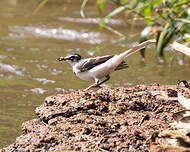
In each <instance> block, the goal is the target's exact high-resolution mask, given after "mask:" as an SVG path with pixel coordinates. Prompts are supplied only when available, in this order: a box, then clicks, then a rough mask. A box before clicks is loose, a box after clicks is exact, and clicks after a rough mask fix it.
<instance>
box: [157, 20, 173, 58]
mask: <svg viewBox="0 0 190 152" xmlns="http://www.w3.org/2000/svg"><path fill="white" fill-rule="evenodd" d="M174 34H175V27H173V26H172V27H171V26H170V24H169V23H168V24H166V25H165V27H164V30H163V31H162V32H161V34H160V36H159V39H158V43H157V48H156V49H157V53H158V55H159V57H160V58H162V59H163V58H164V48H165V46H166V45H167V44H168V43H169V41H170V40H171V38H172V36H173V35H174Z"/></svg>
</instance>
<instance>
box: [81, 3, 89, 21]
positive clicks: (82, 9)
mask: <svg viewBox="0 0 190 152" xmlns="http://www.w3.org/2000/svg"><path fill="white" fill-rule="evenodd" d="M87 2H88V0H84V1H83V2H82V5H81V8H80V15H81V16H82V18H85V15H84V8H85V6H86V3H87Z"/></svg>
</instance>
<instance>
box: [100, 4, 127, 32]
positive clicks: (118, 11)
mask: <svg viewBox="0 0 190 152" xmlns="http://www.w3.org/2000/svg"><path fill="white" fill-rule="evenodd" d="M125 9H126V7H125V6H120V7H118V8H116V9H114V10H113V11H112V12H111V13H109V14H108V15H107V16H106V17H104V19H103V20H102V21H101V22H100V26H99V30H100V31H102V30H103V27H104V25H105V21H106V20H108V19H109V18H111V17H113V16H115V15H117V14H119V13H121V12H122V11H124V10H125Z"/></svg>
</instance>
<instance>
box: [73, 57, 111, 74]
mask: <svg viewBox="0 0 190 152" xmlns="http://www.w3.org/2000/svg"><path fill="white" fill-rule="evenodd" d="M113 56H114V55H107V56H100V57H95V58H87V59H83V60H82V61H81V62H79V63H78V65H77V67H76V68H77V69H79V70H80V72H85V71H88V70H90V69H92V68H94V67H95V66H97V65H100V64H102V63H104V62H106V61H107V60H109V59H111V58H112V57H113Z"/></svg>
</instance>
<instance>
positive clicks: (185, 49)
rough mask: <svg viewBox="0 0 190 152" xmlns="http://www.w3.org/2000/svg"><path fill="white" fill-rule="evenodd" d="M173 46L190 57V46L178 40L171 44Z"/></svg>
mask: <svg viewBox="0 0 190 152" xmlns="http://www.w3.org/2000/svg"><path fill="white" fill-rule="evenodd" d="M170 47H171V48H173V49H174V50H176V51H179V52H181V53H183V54H185V55H187V56H188V57H190V48H189V47H187V46H185V45H183V44H180V43H178V42H174V43H173V44H171V45H170Z"/></svg>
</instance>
